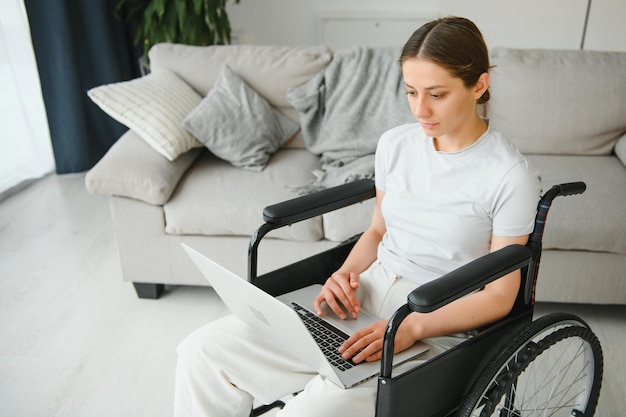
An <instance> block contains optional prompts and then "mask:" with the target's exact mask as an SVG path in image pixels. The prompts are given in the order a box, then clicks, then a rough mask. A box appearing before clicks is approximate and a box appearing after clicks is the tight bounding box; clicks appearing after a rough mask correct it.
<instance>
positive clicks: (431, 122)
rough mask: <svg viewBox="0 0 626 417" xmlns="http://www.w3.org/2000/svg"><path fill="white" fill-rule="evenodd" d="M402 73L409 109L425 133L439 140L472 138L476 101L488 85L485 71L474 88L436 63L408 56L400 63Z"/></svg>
mask: <svg viewBox="0 0 626 417" xmlns="http://www.w3.org/2000/svg"><path fill="white" fill-rule="evenodd" d="M402 75H403V78H404V85H405V87H406V90H407V97H408V101H409V106H410V107H411V111H412V112H413V114H414V115H415V118H416V119H417V121H418V122H419V123H420V124H421V125H422V128H423V129H424V132H426V134H427V135H428V136H431V137H433V138H437V139H441V140H447V141H450V140H454V141H456V142H458V143H459V145H461V144H463V142H466V141H469V140H472V141H475V140H476V139H478V138H477V137H474V129H475V128H476V122H477V120H480V119H479V118H478V115H477V113H476V100H478V98H480V96H481V95H482V94H483V93H484V91H485V90H486V89H487V87H488V82H489V77H488V74H486V73H485V74H483V75H482V76H481V78H480V80H479V82H478V83H477V84H476V86H474V87H470V88H467V87H465V85H464V84H463V81H462V80H461V79H460V78H458V77H455V76H453V75H452V74H450V73H449V72H448V71H446V70H445V69H443V68H442V67H440V66H439V65H437V64H435V63H433V62H431V61H427V60H423V59H419V58H410V59H408V60H406V61H404V63H403V64H402Z"/></svg>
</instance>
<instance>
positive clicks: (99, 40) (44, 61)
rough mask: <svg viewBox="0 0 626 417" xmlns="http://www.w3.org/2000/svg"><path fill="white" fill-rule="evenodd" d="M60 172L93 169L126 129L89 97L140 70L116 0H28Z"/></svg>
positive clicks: (129, 28) (138, 52)
mask: <svg viewBox="0 0 626 417" xmlns="http://www.w3.org/2000/svg"><path fill="white" fill-rule="evenodd" d="M24 4H25V6H26V11H27V14H28V19H29V23H30V31H31V37H32V42H33V48H34V50H35V57H36V59H37V66H38V68H39V77H40V80H41V88H42V92H43V99H44V102H45V106H46V112H47V115H48V125H49V127H50V136H51V138H52V148H53V150H54V157H55V161H56V167H57V173H59V174H64V173H70V172H80V171H84V170H87V169H89V168H91V167H92V166H93V165H94V164H95V163H96V162H97V161H98V160H99V159H100V158H101V157H102V156H103V155H104V154H105V152H106V151H107V150H108V149H109V148H110V147H111V145H112V144H113V143H114V142H115V141H116V140H117V139H118V138H119V136H120V135H121V134H122V133H123V132H124V131H125V130H126V127H124V126H123V125H121V124H119V123H118V122H116V121H115V120H113V119H112V118H111V117H109V116H108V115H107V114H105V113H104V112H103V111H102V110H100V109H99V108H98V107H97V106H96V105H95V104H94V103H93V102H92V101H91V100H90V99H89V97H87V90H89V89H90V88H92V87H95V86H98V85H101V84H107V83H112V82H118V81H125V80H129V79H132V78H135V77H138V76H139V75H140V72H139V66H138V63H137V61H138V59H139V57H140V55H141V50H140V48H137V47H135V46H134V45H133V41H132V39H133V35H132V33H131V32H132V27H133V24H132V22H129V21H128V20H127V19H126V17H125V16H124V11H122V13H121V16H116V13H115V7H116V5H117V0H25V1H24Z"/></svg>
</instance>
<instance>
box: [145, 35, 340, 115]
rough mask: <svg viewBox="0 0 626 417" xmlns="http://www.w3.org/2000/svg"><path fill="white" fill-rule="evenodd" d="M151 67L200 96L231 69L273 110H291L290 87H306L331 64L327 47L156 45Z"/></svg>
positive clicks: (150, 53) (151, 51)
mask: <svg viewBox="0 0 626 417" xmlns="http://www.w3.org/2000/svg"><path fill="white" fill-rule="evenodd" d="M149 57H150V65H151V67H152V68H154V69H158V68H162V69H168V70H170V71H174V72H175V73H177V74H178V75H179V76H180V77H181V78H182V79H184V80H185V81H186V82H187V83H188V84H189V85H191V86H192V87H193V88H194V89H195V90H196V91H197V92H198V93H200V94H201V95H203V96H204V95H206V94H207V93H208V91H209V90H210V89H211V87H212V86H213V84H214V83H215V81H216V80H217V78H218V76H219V73H220V71H221V70H222V66H223V65H224V64H228V66H229V67H230V68H231V69H232V70H233V71H235V72H236V73H237V74H239V76H240V77H241V78H243V79H244V81H245V82H246V83H247V84H248V85H249V86H250V87H251V88H253V89H254V90H255V91H256V92H258V93H259V94H260V95H261V96H262V97H263V98H265V99H266V100H267V101H269V102H270V104H271V105H272V106H274V107H277V108H279V109H280V110H281V111H282V108H290V106H289V103H287V100H286V98H285V97H286V95H287V89H288V88H289V87H293V86H297V85H300V84H303V83H305V82H306V81H307V80H309V79H310V78H311V77H312V76H313V75H314V74H316V73H318V72H319V71H321V70H322V69H323V68H324V67H325V66H326V65H327V64H328V62H330V59H331V57H332V52H331V50H330V49H329V48H328V47H326V46H322V45H320V46H272V45H214V46H189V45H180V44H171V43H161V44H157V45H154V46H153V47H152V48H151V49H150V51H149Z"/></svg>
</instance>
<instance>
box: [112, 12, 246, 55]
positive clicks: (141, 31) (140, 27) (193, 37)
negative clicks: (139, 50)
mask: <svg viewBox="0 0 626 417" xmlns="http://www.w3.org/2000/svg"><path fill="white" fill-rule="evenodd" d="M233 1H234V2H235V3H239V0H233ZM227 2H228V0H119V1H118V3H117V7H116V11H117V12H118V13H119V12H120V11H121V9H122V8H123V7H124V5H126V4H127V5H128V10H127V12H128V16H129V17H131V16H134V15H136V14H139V18H138V22H137V29H136V33H135V44H139V43H141V44H142V46H143V53H144V56H146V55H147V53H148V50H149V49H150V47H151V46H152V45H154V44H155V43H159V42H173V43H184V44H188V45H224V44H229V43H230V41H231V37H230V35H231V28H230V21H229V20H228V15H227V13H226V3H227Z"/></svg>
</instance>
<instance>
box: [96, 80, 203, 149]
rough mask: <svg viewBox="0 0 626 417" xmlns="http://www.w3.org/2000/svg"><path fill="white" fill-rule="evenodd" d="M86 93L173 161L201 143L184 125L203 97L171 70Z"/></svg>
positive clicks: (107, 85)
mask: <svg viewBox="0 0 626 417" xmlns="http://www.w3.org/2000/svg"><path fill="white" fill-rule="evenodd" d="M87 94H88V95H89V97H90V98H91V99H92V100H93V101H94V102H95V103H96V104H97V105H98V106H100V108H101V109H102V110H104V111H105V112H106V113H107V114H108V115H109V116H111V117H113V118H114V119H115V120H117V121H118V122H120V123H122V124H124V125H126V126H128V127H129V128H131V129H133V130H134V131H135V132H137V133H138V134H139V136H141V138H142V139H143V140H145V141H146V142H147V143H148V144H149V145H150V146H152V147H153V148H154V149H155V150H156V151H157V152H159V153H160V154H161V155H163V156H164V157H166V158H167V159H168V160H170V161H173V160H174V159H176V158H177V157H178V156H179V155H180V154H183V153H185V152H187V151H188V150H190V149H192V148H197V147H201V146H202V144H201V143H200V142H198V141H197V140H196V139H195V138H194V137H193V136H191V135H190V134H189V133H188V132H187V131H186V130H185V129H183V128H182V126H181V122H182V121H183V119H184V118H185V116H186V115H187V114H188V113H189V112H190V111H191V110H192V109H193V108H194V107H196V106H197V105H198V103H200V100H202V97H201V96H200V95H199V94H198V93H196V92H195V91H194V90H193V89H192V88H191V87H189V86H188V85H187V83H185V82H184V81H183V80H181V79H180V78H179V77H178V76H177V75H176V74H174V73H173V72H171V71H166V70H155V71H153V72H152V73H150V74H148V75H147V76H145V77H141V78H136V79H134V80H130V81H122V82H119V83H112V84H106V85H101V86H99V87H94V88H92V89H91V90H89V91H88V92H87Z"/></svg>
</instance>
